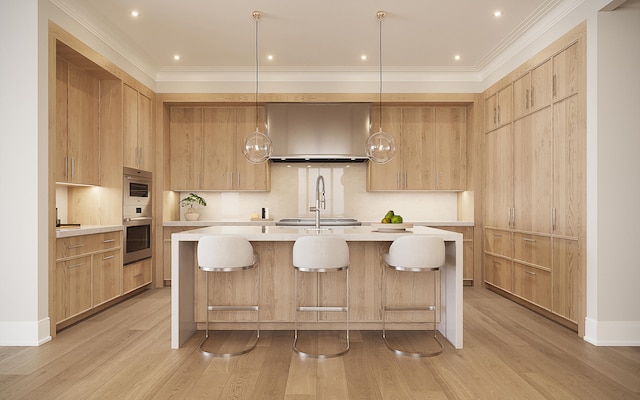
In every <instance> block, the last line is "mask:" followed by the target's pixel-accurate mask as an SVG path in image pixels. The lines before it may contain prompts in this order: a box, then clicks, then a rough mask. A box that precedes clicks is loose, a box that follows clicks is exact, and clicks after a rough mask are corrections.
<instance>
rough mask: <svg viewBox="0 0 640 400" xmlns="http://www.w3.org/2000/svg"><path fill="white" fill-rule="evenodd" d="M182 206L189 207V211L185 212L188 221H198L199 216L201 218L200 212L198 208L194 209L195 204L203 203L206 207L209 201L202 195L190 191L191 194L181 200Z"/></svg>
mask: <svg viewBox="0 0 640 400" xmlns="http://www.w3.org/2000/svg"><path fill="white" fill-rule="evenodd" d="M179 204H180V207H188V208H187V211H186V212H185V213H184V218H185V219H186V220H187V221H197V220H198V218H200V213H198V212H196V210H194V208H193V206H194V205H195V204H198V205H201V206H203V207H206V205H207V202H206V201H205V200H204V199H203V198H202V197H200V196H198V195H197V194H195V193H189V196H187V197H185V198H184V199H182V200H180V202H179Z"/></svg>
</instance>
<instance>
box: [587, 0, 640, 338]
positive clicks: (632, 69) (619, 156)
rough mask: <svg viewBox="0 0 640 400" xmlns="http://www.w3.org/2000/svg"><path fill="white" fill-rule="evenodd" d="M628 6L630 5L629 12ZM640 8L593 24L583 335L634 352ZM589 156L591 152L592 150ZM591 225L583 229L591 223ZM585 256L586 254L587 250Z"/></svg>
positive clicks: (639, 296)
mask: <svg viewBox="0 0 640 400" xmlns="http://www.w3.org/2000/svg"><path fill="white" fill-rule="evenodd" d="M631 3H633V4H631ZM638 38H640V2H638V1H635V2H630V4H627V5H624V6H623V7H621V8H619V9H617V10H614V11H612V12H600V13H599V14H598V19H597V55H596V59H597V121H596V124H597V135H596V138H595V139H596V144H597V147H596V149H595V152H596V153H595V157H596V159H595V160H594V161H597V163H595V162H594V163H592V165H591V166H592V167H595V168H594V172H595V176H593V175H592V176H591V180H590V182H591V183H593V184H595V185H597V192H596V193H595V194H596V196H597V197H596V198H592V197H590V198H589V201H593V203H594V204H592V205H591V207H590V209H592V210H593V212H592V213H591V214H592V217H593V218H592V219H591V221H593V220H595V224H596V226H597V230H593V229H591V230H590V231H589V232H590V234H591V235H594V236H595V237H591V238H590V239H591V240H590V243H591V244H594V243H595V245H596V248H595V249H593V252H592V254H591V257H590V263H591V265H590V268H589V272H590V276H589V294H590V303H589V307H588V310H587V311H588V312H587V325H586V328H587V332H586V336H585V340H588V341H589V342H592V343H594V344H598V345H640V290H638V287H637V285H638V283H639V282H640V257H638V253H637V250H636V249H637V246H638V226H640V157H639V156H638V154H639V152H640V113H639V112H638V110H640V96H639V95H638V91H639V90H640V73H639V71H640V46H638ZM592 150H593V149H592ZM591 221H590V222H591ZM590 249H591V246H590Z"/></svg>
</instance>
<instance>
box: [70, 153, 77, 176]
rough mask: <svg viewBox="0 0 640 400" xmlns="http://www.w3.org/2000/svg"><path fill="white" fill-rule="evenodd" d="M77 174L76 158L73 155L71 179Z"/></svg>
mask: <svg viewBox="0 0 640 400" xmlns="http://www.w3.org/2000/svg"><path fill="white" fill-rule="evenodd" d="M75 176H76V159H75V157H71V179H73V178H75Z"/></svg>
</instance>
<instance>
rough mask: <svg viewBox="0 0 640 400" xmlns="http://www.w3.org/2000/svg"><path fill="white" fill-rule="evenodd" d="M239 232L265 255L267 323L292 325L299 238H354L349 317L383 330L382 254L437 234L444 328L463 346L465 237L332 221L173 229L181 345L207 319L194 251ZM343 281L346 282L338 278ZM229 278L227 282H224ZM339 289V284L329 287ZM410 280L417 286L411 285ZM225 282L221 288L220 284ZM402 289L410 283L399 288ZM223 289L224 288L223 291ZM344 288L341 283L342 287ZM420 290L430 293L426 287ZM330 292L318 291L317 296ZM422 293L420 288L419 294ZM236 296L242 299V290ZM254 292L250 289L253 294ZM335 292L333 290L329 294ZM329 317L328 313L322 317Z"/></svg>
mask: <svg viewBox="0 0 640 400" xmlns="http://www.w3.org/2000/svg"><path fill="white" fill-rule="evenodd" d="M212 234H227V235H240V236H243V237H245V238H246V239H247V240H249V241H250V242H251V243H252V245H253V246H254V249H255V251H256V252H258V253H259V254H260V264H259V268H258V270H259V271H260V272H259V273H260V274H261V280H262V283H261V297H260V300H259V305H260V313H261V318H262V320H263V322H261V324H262V326H263V328H266V329H293V315H294V310H293V304H294V303H293V276H294V275H293V266H292V263H291V258H292V256H291V251H292V248H293V242H295V240H296V239H297V238H299V237H300V236H304V235H337V236H341V237H343V238H344V239H345V240H346V241H347V242H348V243H349V251H350V259H351V265H350V274H351V278H350V287H349V289H350V292H351V296H350V297H351V304H350V310H351V312H350V314H351V320H350V323H351V325H352V327H353V328H354V329H381V326H382V325H381V321H382V318H381V307H382V306H381V304H382V303H381V271H382V254H384V252H386V251H387V250H388V248H389V245H390V244H391V242H393V240H395V239H396V238H398V237H400V236H402V235H415V234H420V235H436V236H439V237H442V238H443V239H444V241H445V247H446V259H445V266H444V268H443V269H442V273H441V274H440V281H441V290H440V299H439V303H440V314H439V318H440V324H439V328H438V330H439V331H440V333H442V335H443V336H444V337H445V338H447V340H449V342H451V344H452V345H453V346H454V347H455V348H457V349H461V348H462V288H463V281H462V271H463V259H462V251H463V238H462V235H461V234H460V233H455V232H449V231H444V230H440V229H435V228H428V227H422V226H416V227H413V228H410V229H407V230H406V231H399V232H378V231H377V230H376V229H373V228H372V227H370V226H356V227H345V228H338V227H331V228H329V229H327V230H322V231H319V232H316V231H313V230H309V229H308V228H292V227H281V226H212V227H206V228H200V229H194V230H190V231H185V232H180V233H174V234H173V235H172V236H171V247H172V248H171V269H172V271H171V274H172V284H171V347H172V348H174V349H176V348H179V347H180V346H181V345H182V344H183V343H184V342H185V341H186V340H187V339H189V338H190V337H191V336H193V334H194V333H195V332H196V330H197V328H198V326H197V323H198V322H201V321H203V320H204V318H203V315H204V311H203V310H200V309H201V308H203V306H200V307H198V304H200V305H202V304H204V298H205V297H204V296H205V295H206V290H205V287H204V279H199V278H198V276H199V275H200V274H203V273H202V272H201V271H199V270H198V268H197V265H196V259H195V254H196V252H195V249H196V243H197V242H198V240H199V239H200V238H201V237H203V236H206V235H212ZM333 283H334V285H333V287H334V289H335V285H339V284H340V283H339V281H336V282H333ZM223 284H224V283H223ZM325 286H329V287H332V283H330V284H329V285H325ZM411 286H413V285H412V284H411ZM222 287H224V286H221V288H222ZM400 289H401V290H402V291H404V290H405V289H407V288H406V287H401V288H400ZM221 290H222V289H221ZM335 290H338V291H339V289H335ZM419 292H425V291H423V290H422V289H420V290H419ZM325 294H326V293H322V294H320V293H316V295H317V296H318V297H321V296H324V295H325ZM418 294H419V293H418ZM236 295H237V296H240V297H242V294H240V295H238V294H236ZM248 295H250V294H248ZM327 296H328V297H331V296H332V295H331V294H328V295H327ZM321 319H322V317H321ZM243 321H244V322H245V323H246V321H248V320H247V319H246V316H240V317H238V318H237V319H235V318H233V317H232V318H229V324H228V325H224V324H223V325H220V326H221V327H222V328H233V327H234V324H241V323H243ZM330 322H331V321H330V319H329V318H328V317H325V318H324V320H322V321H320V320H318V326H319V327H320V326H328V324H327V323H330Z"/></svg>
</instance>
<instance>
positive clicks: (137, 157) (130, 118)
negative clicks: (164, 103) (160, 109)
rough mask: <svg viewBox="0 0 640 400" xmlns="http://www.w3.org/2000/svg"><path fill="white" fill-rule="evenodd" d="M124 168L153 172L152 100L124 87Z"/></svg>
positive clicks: (127, 86)
mask: <svg viewBox="0 0 640 400" xmlns="http://www.w3.org/2000/svg"><path fill="white" fill-rule="evenodd" d="M122 100H123V114H124V115H123V119H124V123H123V127H122V131H123V134H124V153H123V156H124V160H123V161H124V166H125V167H131V168H137V169H142V170H145V171H152V170H153V148H152V141H151V133H152V122H153V121H152V115H151V99H150V98H149V97H147V96H145V95H144V94H142V93H140V92H138V91H137V90H136V89H134V88H132V87H131V86H129V85H127V84H124V85H123V97H122Z"/></svg>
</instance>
